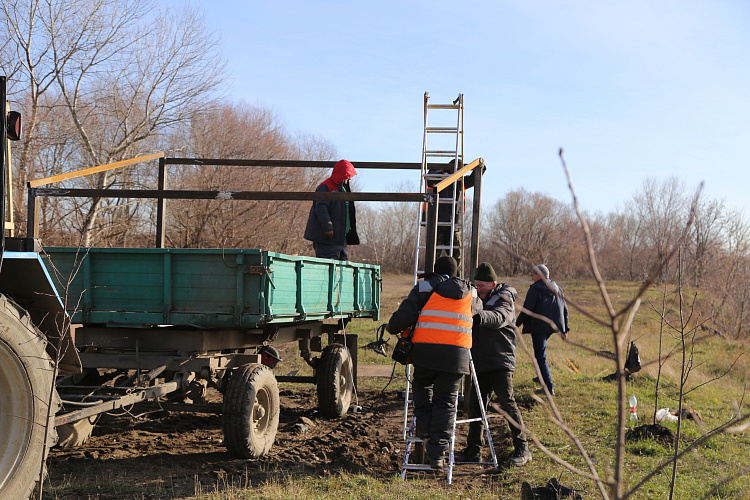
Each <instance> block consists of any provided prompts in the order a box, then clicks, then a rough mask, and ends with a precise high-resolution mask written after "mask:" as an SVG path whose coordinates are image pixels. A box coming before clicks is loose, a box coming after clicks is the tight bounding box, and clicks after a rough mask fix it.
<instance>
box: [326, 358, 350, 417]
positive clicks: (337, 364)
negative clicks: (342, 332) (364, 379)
mask: <svg viewBox="0 0 750 500" xmlns="http://www.w3.org/2000/svg"><path fill="white" fill-rule="evenodd" d="M317 379H318V409H319V410H320V412H321V413H322V414H323V416H325V417H329V418H338V417H342V416H344V415H345V414H346V412H347V411H349V405H350V404H351V402H352V391H353V390H354V364H353V363H352V357H351V356H350V355H349V349H347V348H346V347H345V346H343V345H341V344H331V345H329V346H327V347H326V348H325V349H323V353H322V354H321V355H320V362H319V363H318V374H317Z"/></svg>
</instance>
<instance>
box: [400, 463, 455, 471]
mask: <svg viewBox="0 0 750 500" xmlns="http://www.w3.org/2000/svg"><path fill="white" fill-rule="evenodd" d="M448 467H450V466H449V465H448V464H447V463H446V465H445V466H443V468H442V470H448ZM401 470H402V471H404V470H441V469H433V468H432V467H430V464H406V465H402V466H401Z"/></svg>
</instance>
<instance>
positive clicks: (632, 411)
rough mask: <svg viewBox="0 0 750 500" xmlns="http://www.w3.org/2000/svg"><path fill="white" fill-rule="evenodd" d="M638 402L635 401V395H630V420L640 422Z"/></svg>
mask: <svg viewBox="0 0 750 500" xmlns="http://www.w3.org/2000/svg"><path fill="white" fill-rule="evenodd" d="M637 406H638V400H637V399H635V394H631V395H630V420H634V421H636V422H637V421H638V413H637V410H636V408H637Z"/></svg>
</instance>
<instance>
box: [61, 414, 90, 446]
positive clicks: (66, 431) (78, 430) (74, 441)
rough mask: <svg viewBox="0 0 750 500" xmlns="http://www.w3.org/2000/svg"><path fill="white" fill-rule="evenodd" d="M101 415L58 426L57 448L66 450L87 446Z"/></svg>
mask: <svg viewBox="0 0 750 500" xmlns="http://www.w3.org/2000/svg"><path fill="white" fill-rule="evenodd" d="M98 418H99V415H93V416H91V417H86V418H82V419H81V420H76V421H75V422H71V423H68V424H63V425H59V426H57V446H58V447H59V448H62V449H64V450H68V449H70V448H76V447H78V446H82V445H84V444H86V441H88V440H89V438H90V437H91V433H92V432H94V425H95V424H96V421H97V420H98Z"/></svg>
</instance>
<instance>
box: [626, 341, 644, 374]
mask: <svg viewBox="0 0 750 500" xmlns="http://www.w3.org/2000/svg"><path fill="white" fill-rule="evenodd" d="M625 369H626V370H627V371H629V372H630V373H635V372H637V371H640V369H641V357H640V356H639V355H638V347H637V346H636V345H635V342H631V343H630V348H629V349H628V357H627V358H625Z"/></svg>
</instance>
